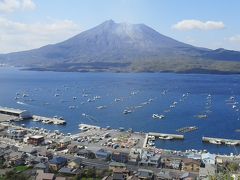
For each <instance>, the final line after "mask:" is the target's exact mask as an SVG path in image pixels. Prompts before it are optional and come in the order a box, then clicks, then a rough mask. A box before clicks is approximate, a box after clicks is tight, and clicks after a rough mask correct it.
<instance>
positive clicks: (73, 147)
mask: <svg viewBox="0 0 240 180" xmlns="http://www.w3.org/2000/svg"><path fill="white" fill-rule="evenodd" d="M67 149H68V153H70V154H73V153H76V152H77V151H78V147H77V145H76V144H69V145H68V146H67Z"/></svg>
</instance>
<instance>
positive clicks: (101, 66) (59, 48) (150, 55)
mask: <svg viewBox="0 0 240 180" xmlns="http://www.w3.org/2000/svg"><path fill="white" fill-rule="evenodd" d="M179 59H181V63H184V61H182V60H185V61H186V62H188V63H189V60H191V61H194V59H195V60H196V59H197V60H200V59H201V60H202V61H203V60H204V61H205V60H206V59H207V60H209V59H210V60H223V61H226V60H229V61H240V53H239V52H237V51H234V52H233V51H227V50H223V49H218V50H215V51H214V50H210V49H206V48H198V47H194V46H191V45H188V44H185V43H182V42H179V41H176V40H174V39H172V38H169V37H167V36H164V35H162V34H160V33H158V32H157V31H155V30H153V29H152V28H150V27H148V26H146V25H144V24H127V23H115V22H114V21H112V20H109V21H106V22H104V23H102V24H100V25H98V26H96V27H94V28H92V29H90V30H87V31H84V32H82V33H80V34H78V35H76V36H74V37H72V38H70V39H68V40H66V41H64V42H61V43H57V44H54V45H47V46H44V47H41V48H39V49H34V50H29V51H23V52H16V53H9V54H4V55H0V63H7V64H11V65H15V66H26V67H34V68H39V69H42V70H44V69H47V70H61V71H69V70H72V71H83V70H96V71H106V70H111V69H114V70H119V71H129V70H131V69H132V67H133V66H135V65H137V64H138V65H140V64H144V63H143V62H155V63H160V62H161V61H166V60H169V61H171V63H173V62H175V61H176V62H177V61H178V62H179V63H180V61H179ZM140 62H141V63H140ZM206 62H208V61H206ZM206 62H204V63H206ZM165 63H166V62H165ZM159 70H161V69H159Z"/></svg>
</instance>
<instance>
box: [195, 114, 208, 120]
mask: <svg viewBox="0 0 240 180" xmlns="http://www.w3.org/2000/svg"><path fill="white" fill-rule="evenodd" d="M196 117H197V118H199V119H206V118H207V117H208V116H207V115H206V114H199V115H196Z"/></svg>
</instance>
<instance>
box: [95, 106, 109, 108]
mask: <svg viewBox="0 0 240 180" xmlns="http://www.w3.org/2000/svg"><path fill="white" fill-rule="evenodd" d="M105 108H107V106H98V107H96V109H105Z"/></svg>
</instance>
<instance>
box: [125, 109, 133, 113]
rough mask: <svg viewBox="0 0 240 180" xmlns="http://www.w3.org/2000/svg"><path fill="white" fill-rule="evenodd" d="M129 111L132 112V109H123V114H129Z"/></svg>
mask: <svg viewBox="0 0 240 180" xmlns="http://www.w3.org/2000/svg"><path fill="white" fill-rule="evenodd" d="M129 113H132V110H129V109H125V110H123V114H129Z"/></svg>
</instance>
